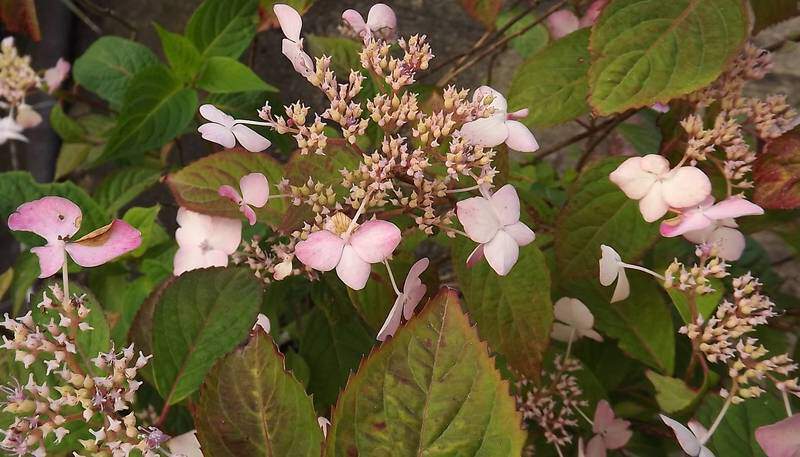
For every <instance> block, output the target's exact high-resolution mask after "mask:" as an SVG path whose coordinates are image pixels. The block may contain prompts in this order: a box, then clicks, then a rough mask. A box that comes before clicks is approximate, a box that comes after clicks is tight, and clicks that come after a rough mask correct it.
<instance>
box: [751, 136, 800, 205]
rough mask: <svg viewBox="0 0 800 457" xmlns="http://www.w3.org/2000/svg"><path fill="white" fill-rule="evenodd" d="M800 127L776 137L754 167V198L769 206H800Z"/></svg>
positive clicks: (768, 144) (760, 203) (760, 155)
mask: <svg viewBox="0 0 800 457" xmlns="http://www.w3.org/2000/svg"><path fill="white" fill-rule="evenodd" d="M798 176H800V129H795V130H793V131H791V132H789V133H785V134H784V135H782V136H780V137H778V138H775V139H774V140H771V141H770V142H768V143H767V145H766V147H765V148H764V152H763V153H761V154H759V155H758V158H757V159H756V162H755V166H754V168H753V180H754V181H755V187H756V188H755V192H754V193H753V201H755V202H756V203H757V204H759V205H760V206H761V207H763V208H766V209H796V208H800V179H798Z"/></svg>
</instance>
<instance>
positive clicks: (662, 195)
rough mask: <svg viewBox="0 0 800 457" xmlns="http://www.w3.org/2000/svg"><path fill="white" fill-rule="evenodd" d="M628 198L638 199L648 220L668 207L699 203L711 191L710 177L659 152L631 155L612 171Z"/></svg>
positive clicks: (654, 219) (610, 177) (660, 214)
mask: <svg viewBox="0 0 800 457" xmlns="http://www.w3.org/2000/svg"><path fill="white" fill-rule="evenodd" d="M609 179H610V180H611V182H613V183H614V184H616V185H617V186H619V188H620V189H622V191H623V192H625V195H627V196H628V198H631V199H633V200H639V210H640V211H641V213H642V216H643V217H644V220H645V221H647V222H653V221H656V220H658V219H660V218H661V217H662V216H664V215H665V214H666V213H667V211H668V210H669V208H688V207H690V206H694V205H698V204H700V202H702V201H703V200H705V199H706V197H708V196H709V195H711V181H710V180H709V179H708V176H706V175H705V173H703V172H702V171H700V169H699V168H695V167H676V168H674V169H670V167H669V162H668V161H667V159H665V158H664V157H662V156H660V155H658V154H648V155H646V156H644V157H631V158H629V159H627V160H626V161H624V162H622V164H620V166H619V167H617V169H616V170H614V171H613V172H611V174H610V175H609Z"/></svg>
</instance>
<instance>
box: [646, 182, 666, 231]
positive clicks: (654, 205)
mask: <svg viewBox="0 0 800 457" xmlns="http://www.w3.org/2000/svg"><path fill="white" fill-rule="evenodd" d="M662 186H663V183H661V182H656V183H655V184H653V186H652V187H651V188H650V192H648V193H647V195H645V197H644V198H643V199H641V200H639V211H640V212H641V213H642V217H643V218H644V220H645V221H647V222H654V221H657V220H658V219H661V218H662V217H663V216H664V215H665V214H667V211H668V210H669V205H668V204H667V202H666V201H664V195H663V193H662Z"/></svg>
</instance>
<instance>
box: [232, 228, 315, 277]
mask: <svg viewBox="0 0 800 457" xmlns="http://www.w3.org/2000/svg"><path fill="white" fill-rule="evenodd" d="M263 241H264V243H263V244H265V245H266V246H269V248H268V250H264V249H263V248H262V247H261V245H262V239H261V238H260V237H258V236H255V237H253V239H251V240H250V241H244V242H242V248H241V250H239V251H237V252H235V253H234V254H233V262H234V263H236V264H245V265H247V266H248V267H250V269H251V270H253V274H254V275H255V276H256V278H258V279H260V280H261V282H263V283H264V285H268V284H270V283H271V282H272V281H273V280H274V281H281V280H283V279H285V278H287V277H289V276H294V275H301V274H305V275H309V276H312V277H316V274H315V273H314V271H313V270H311V269H309V268H307V267H305V266H304V265H302V264H300V267H301V268H294V266H293V263H292V260H294V254H293V252H294V245H295V244H296V241H295V240H294V239H292V240H289V241H288V242H287V243H283V242H282V241H281V240H279V239H278V238H277V237H272V238H268V239H266V240H263Z"/></svg>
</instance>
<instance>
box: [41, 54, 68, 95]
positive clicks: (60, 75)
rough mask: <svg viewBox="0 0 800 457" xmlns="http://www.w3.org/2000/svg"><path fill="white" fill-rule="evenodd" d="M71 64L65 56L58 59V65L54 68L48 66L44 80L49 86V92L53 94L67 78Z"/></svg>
mask: <svg viewBox="0 0 800 457" xmlns="http://www.w3.org/2000/svg"><path fill="white" fill-rule="evenodd" d="M70 68H71V66H70V64H69V62H67V61H66V60H64V59H63V58H61V59H58V62H56V65H55V66H54V67H53V68H48V69H47V70H45V72H44V82H45V85H46V86H47V93H48V94H52V93H53V92H55V91H56V90H57V89H58V88H59V87H61V84H62V83H63V82H64V80H65V79H67V75H68V74H69V70H70Z"/></svg>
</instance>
